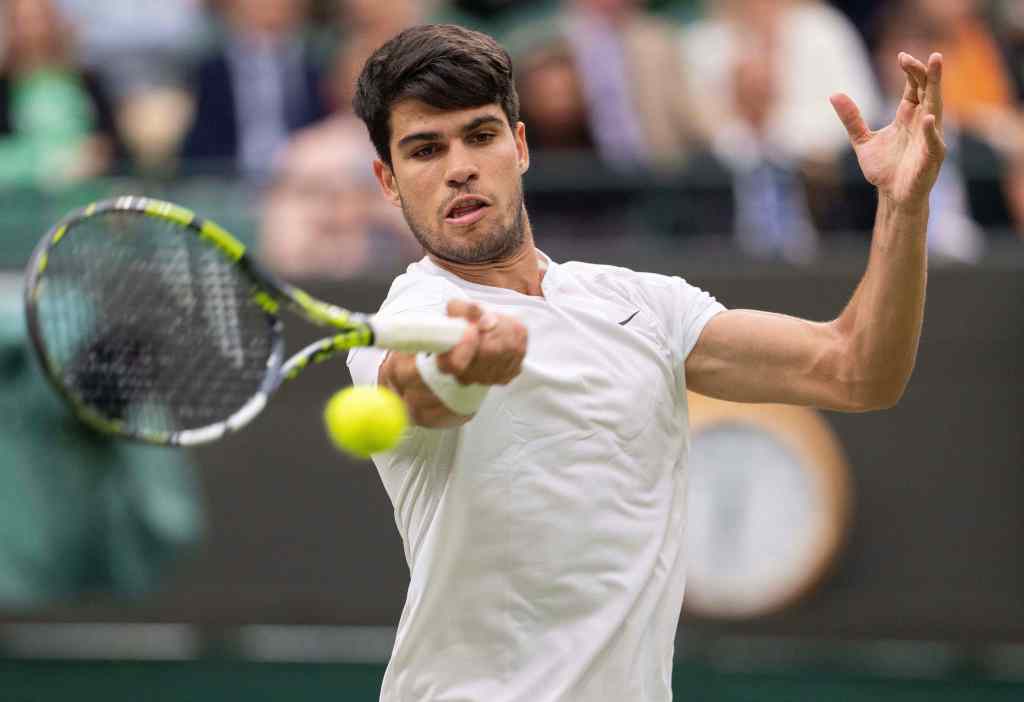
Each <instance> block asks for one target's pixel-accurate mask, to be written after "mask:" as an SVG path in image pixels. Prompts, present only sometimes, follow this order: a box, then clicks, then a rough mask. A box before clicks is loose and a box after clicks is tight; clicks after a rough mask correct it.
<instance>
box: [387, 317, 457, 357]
mask: <svg viewBox="0 0 1024 702" xmlns="http://www.w3.org/2000/svg"><path fill="white" fill-rule="evenodd" d="M468 326H469V322H467V321H466V320H464V319H460V318H459V317H436V316H434V317H412V316H405V315H402V316H394V317H373V318H372V319H371V320H370V327H372V328H373V345H374V346H379V347H381V348H385V349H391V350H393V351H430V352H434V353H442V352H444V351H447V350H448V349H450V348H451V347H453V346H455V344H457V343H459V340H460V339H462V335H463V333H465V331H466V328H467V327H468Z"/></svg>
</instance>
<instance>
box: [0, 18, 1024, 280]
mask: <svg viewBox="0 0 1024 702" xmlns="http://www.w3.org/2000/svg"><path fill="white" fill-rule="evenodd" d="M427 21H454V22H458V23H461V24H466V25H468V26H472V27H475V28H479V29H483V30H485V31H488V32H490V33H492V34H494V35H495V36H497V37H498V38H499V39H500V40H501V41H503V42H504V43H505V45H506V46H507V47H508V48H509V50H510V51H511V52H512V53H513V57H514V59H515V60H516V65H517V80H518V83H519V91H520V97H521V101H522V112H523V119H524V121H525V122H526V125H527V134H528V139H529V142H530V145H531V148H532V151H533V158H534V163H535V165H536V167H535V169H534V171H536V174H531V175H530V176H528V181H527V183H528V187H527V197H528V199H529V200H530V208H531V216H533V217H534V220H535V221H534V224H535V228H538V227H539V223H541V224H544V225H546V226H547V227H548V228H550V229H555V230H565V229H566V227H565V226H561V227H560V226H559V225H560V223H563V222H567V221H572V222H573V226H572V231H573V232H574V235H575V236H583V234H582V233H581V232H590V233H591V235H592V236H595V237H597V236H607V235H622V234H624V233H632V232H633V231H634V230H635V229H643V228H645V227H648V228H650V229H652V230H654V231H657V232H660V233H662V234H668V235H671V236H680V237H683V236H689V235H697V234H716V235H721V236H728V237H730V238H731V241H733V242H734V243H735V244H736V246H738V247H739V248H740V249H741V250H743V251H745V252H746V253H747V254H749V255H751V256H755V257H759V258H768V259H781V260H785V261H790V262H794V263H805V262H809V261H813V260H814V259H815V257H816V256H817V254H818V252H819V251H820V250H821V248H822V247H823V246H825V245H827V240H828V238H829V237H830V236H834V235H836V234H837V233H844V232H865V231H867V230H869V229H870V226H871V221H872V215H873V209H874V204H873V197H874V194H873V192H872V191H871V189H870V188H869V187H867V186H866V185H865V184H864V183H863V181H862V179H860V178H859V177H858V171H857V165H856V161H855V159H854V158H853V155H852V152H851V150H850V149H849V146H848V142H847V137H846V134H845V131H844V129H843V127H842V125H841V124H840V122H839V120H838V119H837V118H836V117H835V115H834V114H833V112H832V108H831V105H830V104H829V102H828V96H829V95H830V94H831V93H833V92H837V91H842V92H846V93H847V94H849V95H850V96H851V97H853V98H854V100H856V102H857V103H858V105H859V106H860V108H861V110H862V112H863V113H864V115H865V117H866V119H867V120H868V121H869V124H871V125H872V126H873V127H878V126H882V125H884V124H885V123H887V122H888V121H889V120H890V119H891V117H892V115H893V114H894V112H895V107H896V104H897V102H898V100H899V98H900V95H901V92H902V85H903V76H902V72H901V70H900V68H899V65H898V63H897V60H896V55H897V52H898V51H901V50H903V51H909V52H911V53H913V54H915V55H917V56H918V57H919V58H922V59H924V58H926V57H927V55H928V53H929V52H931V51H933V50H938V51H941V52H943V54H944V56H945V76H944V90H945V95H946V140H947V142H948V145H949V156H948V158H947V162H946V165H945V167H944V169H943V172H942V176H941V178H940V180H939V183H938V184H937V186H936V188H935V192H934V194H933V200H932V212H933V217H932V220H931V225H930V232H929V246H930V247H931V251H932V254H933V256H934V257H936V258H937V259H946V260H950V261H959V262H973V261H976V260H978V259H979V258H981V257H982V256H983V255H984V254H985V251H986V247H987V246H988V245H989V244H990V242H991V239H992V238H993V237H994V236H1011V237H1012V236H1013V235H1014V234H1013V233H1014V232H1024V111H1022V105H1024V103H1022V98H1024V2H1020V1H1019V0H833V1H831V2H827V1H826V0H662V1H660V2H642V1H641V0H561V1H559V0H447V1H446V0H104V2H95V1H94V0H6V2H4V3H3V4H2V16H0V50H2V55H3V57H4V58H3V64H2V66H3V67H2V71H0V185H6V186H25V185H29V186H39V187H55V186H61V185H64V184H67V183H73V182H76V181H81V180H83V179H89V178H93V177H96V176H102V175H110V174H120V173H131V174H139V173H142V174H146V175H148V176H150V177H174V178H181V177H188V176H192V175H202V174H211V173H212V174H217V175H221V176H228V177H232V178H239V179H244V180H246V181H248V182H251V183H253V184H254V186H256V187H257V188H259V191H260V193H261V199H260V202H261V205H260V206H261V223H262V226H261V231H262V236H261V240H260V246H261V253H262V256H263V258H264V259H265V260H266V262H267V263H268V264H269V265H270V266H271V267H273V268H275V269H276V270H277V271H278V272H280V273H281V274H283V275H286V276H290V277H330V278H343V277H348V276H351V275H355V274H358V273H360V272H362V271H365V270H367V269H368V268H369V267H372V266H373V265H374V263H375V262H376V261H381V260H388V261H394V260H396V259H400V260H406V259H410V258H413V257H415V256H417V255H418V251H419V249H418V247H417V246H416V244H415V242H414V240H413V239H412V237H411V234H409V232H408V230H407V228H406V226H405V224H404V222H403V220H402V217H401V212H400V211H399V210H397V209H396V208H394V207H392V206H390V205H389V204H387V203H386V202H385V200H384V199H383V197H382V196H380V194H379V192H378V189H377V185H376V183H375V182H374V180H373V174H372V171H371V169H370V165H369V164H370V161H371V160H372V159H373V152H372V148H371V146H370V143H369V140H368V139H367V136H366V132H365V128H364V127H363V125H362V124H361V123H359V122H358V121H357V120H356V119H355V118H354V117H353V115H352V113H351V98H352V93H353V88H354V81H355V77H356V76H357V75H358V72H359V70H360V68H361V66H362V62H363V61H364V60H365V58H366V57H367V56H368V55H369V53H370V52H372V51H373V50H374V49H375V48H376V47H377V46H379V45H380V44H381V43H383V42H384V41H385V40H386V39H387V38H389V37H390V36H392V35H393V34H394V33H396V32H397V31H399V30H400V29H402V28H403V27H406V26H409V25H412V24H417V23H422V22H427ZM584 174H586V177H587V178H588V179H593V178H595V177H596V176H600V177H601V178H602V179H603V180H601V185H600V187H595V188H594V189H593V192H594V195H593V197H591V198H589V199H588V198H587V197H586V196H585V194H584V195H583V196H580V195H579V193H578V192H577V191H575V190H572V189H571V188H565V187H561V188H560V183H561V184H568V185H570V186H572V185H574V184H576V183H577V182H578V181H579V180H580V179H581V178H582V177H583V175H584ZM531 178H532V179H534V180H530V179H531ZM654 191H657V192H660V193H662V195H661V197H660V198H659V197H651V195H650V193H651V192H654ZM570 192H571V193H572V196H571V197H568V196H567V193H570ZM609 193H612V194H609ZM637 202H640V203H647V204H651V205H652V206H651V207H650V208H649V209H651V210H657V211H659V212H661V213H664V212H666V211H668V212H674V213H675V214H674V216H670V217H668V218H666V217H664V216H661V217H655V216H651V217H646V218H644V217H640V218H636V217H631V218H629V219H624V218H615V217H608V216H607V214H608V212H607V211H608V210H609V208H619V209H620V211H626V210H627V209H628V208H624V207H622V205H623V203H632V204H634V205H635V204H636V203H637ZM186 204H187V203H186ZM635 209H636V208H634V209H633V210H630V211H633V212H635ZM640 209H643V208H640ZM624 230H625V231H624ZM545 235H546V234H545V232H544V231H540V232H539V236H540V237H541V240H542V241H543V237H544V236H545Z"/></svg>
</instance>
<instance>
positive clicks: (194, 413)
mask: <svg viewBox="0 0 1024 702" xmlns="http://www.w3.org/2000/svg"><path fill="white" fill-rule="evenodd" d="M284 296H285V292H284V291H282V290H281V289H280V288H279V287H278V286H277V285H275V282H274V281H273V280H271V279H268V278H267V277H266V276H265V275H264V274H262V273H261V272H260V271H259V270H257V269H256V268H255V266H254V265H253V263H252V261H251V260H250V259H249V257H248V255H247V254H246V250H245V247H244V245H243V244H241V242H239V241H237V240H236V239H234V237H232V236H231V235H230V234H228V233H227V232H226V231H224V230H223V229H221V228H220V227H218V226H217V225H216V224H214V223H213V222H211V221H209V220H204V219H202V218H200V217H198V216H196V215H195V214H194V213H193V212H192V211H190V210H188V209H185V208H183V207H180V206H177V205H174V204H172V203H168V202H163V201H159V200H152V199H149V198H140V197H121V198H116V199H111V200H105V201H101V202H97V203H93V204H91V205H89V206H87V207H84V208H82V209H80V210H77V211H75V212H73V213H71V214H69V215H68V216H67V217H65V218H64V219H63V220H62V221H61V222H59V223H58V224H57V225H56V226H54V227H53V228H52V229H51V230H50V231H49V232H48V233H47V234H46V235H45V236H44V237H43V239H42V240H41V241H40V242H39V244H38V245H37V247H36V249H35V251H34V253H33V255H32V257H31V259H30V260H29V264H28V269H27V272H26V284H25V313H26V321H27V324H28V329H29V336H30V338H31V341H32V346H33V348H34V350H35V352H36V355H37V357H38V358H39V360H40V362H41V363H40V365H41V366H42V369H43V371H44V373H45V374H46V376H47V378H48V379H49V380H50V382H51V383H52V384H53V386H54V387H55V388H56V390H57V391H58V392H59V393H60V394H61V395H62V396H63V397H64V399H65V400H66V401H67V402H68V403H69V405H70V406H71V407H72V408H73V410H74V411H75V413H76V414H77V415H78V416H79V417H80V418H81V419H82V420H83V421H85V422H86V423H88V424H89V425H91V426H93V427H94V428H95V429H97V430H99V431H101V432H103V433H106V434H112V435H117V436H122V437H126V438H131V439H136V440H140V441H145V442H148V443H153V444H165V445H192V444H198V443H206V442H208V441H212V440H213V439H216V438H219V437H220V436H223V435H224V434H226V433H228V432H230V431H233V430H235V429H237V428H240V427H241V426H244V425H245V424H246V423H248V422H249V421H250V420H251V419H252V418H253V417H254V416H255V415H256V414H258V413H259V411H260V410H261V409H262V408H263V406H264V405H265V404H266V401H267V398H268V397H269V395H270V394H271V393H272V392H273V391H274V389H275V388H276V387H277V385H278V384H279V383H280V382H281V375H280V368H281V364H282V362H283V358H284V340H283V325H282V323H281V321H280V319H279V318H278V316H277V313H278V308H279V304H280V300H281V299H283V297H284Z"/></svg>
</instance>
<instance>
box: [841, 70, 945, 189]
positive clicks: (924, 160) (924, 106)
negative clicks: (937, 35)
mask: <svg viewBox="0 0 1024 702" xmlns="http://www.w3.org/2000/svg"><path fill="white" fill-rule="evenodd" d="M898 60H899V62H900V66H901V67H902V68H903V72H904V73H906V75H907V83H906V87H905V88H904V90H903V98H902V100H900V105H899V108H898V109H897V110H896V117H895V119H893V121H892V123H891V124H889V125H888V126H886V127H884V128H883V129H880V130H878V131H874V132H873V131H871V130H870V129H868V126H867V124H865V122H864V118H863V117H862V116H861V114H860V110H859V109H858V108H857V105H856V104H855V103H854V101H853V100H852V99H851V98H850V97H849V96H848V95H844V94H842V93H837V94H835V95H833V96H832V97H831V98H830V101H831V102H832V107H833V108H835V111H836V114H838V115H839V119H840V120H842V122H843V125H844V126H845V127H846V131H847V132H848V133H849V135H850V143H851V144H853V150H854V151H855V152H856V154H857V162H858V163H859V164H860V169H861V171H862V172H863V173H864V177H865V178H867V180H868V182H870V183H871V184H872V185H874V186H875V187H876V188H878V190H879V194H880V195H882V196H885V197H888V198H889V199H891V200H892V201H893V202H894V203H896V204H898V205H904V206H911V207H923V206H924V205H926V204H927V203H928V194H929V193H930V192H931V189H932V186H933V185H934V184H935V179H936V178H938V175H939V168H940V167H941V166H942V160H943V158H944V157H945V155H946V145H945V143H944V142H943V137H942V55H941V54H932V55H931V56H930V57H929V58H928V65H927V66H925V65H924V64H923V63H921V62H920V61H918V60H917V59H916V58H914V57H913V56H911V55H910V54H907V53H900V54H899V57H898Z"/></svg>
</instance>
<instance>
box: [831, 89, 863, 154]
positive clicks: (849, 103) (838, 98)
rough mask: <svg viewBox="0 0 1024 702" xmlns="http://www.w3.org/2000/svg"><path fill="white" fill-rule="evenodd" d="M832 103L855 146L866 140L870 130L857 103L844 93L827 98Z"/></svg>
mask: <svg viewBox="0 0 1024 702" xmlns="http://www.w3.org/2000/svg"><path fill="white" fill-rule="evenodd" d="M828 101H829V102H831V103H832V109H834V110H835V111H836V114H837V115H838V116H839V120H840V121H841V122H842V123H843V126H844V127H846V133H847V134H849V135H850V141H851V142H852V143H853V144H854V146H856V145H857V144H862V143H864V142H865V141H867V140H868V138H869V137H870V136H871V130H870V129H868V125H867V124H866V123H865V122H864V118H863V117H861V114H860V109H859V108H858V107H857V103H855V102H854V101H853V99H852V98H851V97H850V96H849V95H846V94H845V93H836V94H835V95H832V96H831V97H829V99H828Z"/></svg>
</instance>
